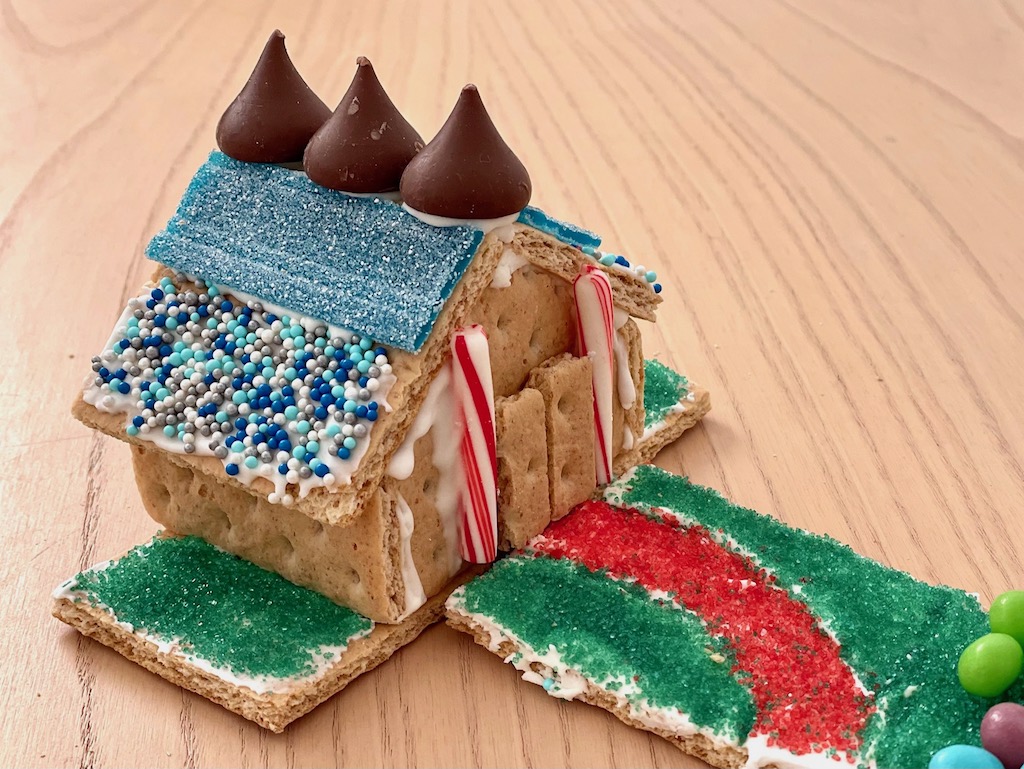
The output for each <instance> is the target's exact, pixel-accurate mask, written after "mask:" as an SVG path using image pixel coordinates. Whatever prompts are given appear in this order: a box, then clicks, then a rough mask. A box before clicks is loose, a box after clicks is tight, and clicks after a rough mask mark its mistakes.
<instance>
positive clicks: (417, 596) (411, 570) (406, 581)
mask: <svg viewBox="0 0 1024 769" xmlns="http://www.w3.org/2000/svg"><path fill="white" fill-rule="evenodd" d="M396 496H397V498H396V500H395V511H396V512H397V513H398V533H399V537H400V538H401V540H400V544H399V553H400V556H401V561H402V584H403V585H405V604H404V606H405V608H404V610H403V611H402V616H401V617H399V620H403V619H405V618H406V617H408V616H409V615H410V614H412V613H413V612H414V611H416V610H417V609H418V608H420V607H421V606H422V605H423V604H425V603H426V602H427V594H426V593H424V592H423V583H422V582H421V581H420V574H419V572H418V571H417V570H416V562H415V561H414V560H413V557H412V533H413V530H414V529H415V526H416V520H415V518H414V517H413V514H412V510H410V509H409V505H408V503H407V502H406V501H405V498H404V497H403V496H402V495H401V494H398V495H396Z"/></svg>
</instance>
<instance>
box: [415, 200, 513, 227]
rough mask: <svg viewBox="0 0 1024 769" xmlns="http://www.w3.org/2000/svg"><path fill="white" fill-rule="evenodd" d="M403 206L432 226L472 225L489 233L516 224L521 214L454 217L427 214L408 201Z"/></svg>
mask: <svg viewBox="0 0 1024 769" xmlns="http://www.w3.org/2000/svg"><path fill="white" fill-rule="evenodd" d="M402 208H403V209H405V211H406V212H407V213H409V214H412V215H413V216H415V217H416V218H417V219H419V220H420V221H421V222H423V223H424V224H429V225H430V226H431V227H472V228H473V229H475V230H482V231H483V232H484V233H488V232H490V231H491V230H495V229H498V228H499V227H505V226H510V225H512V224H514V223H515V221H516V220H517V219H518V218H519V214H520V212H519V211H516V212H515V213H514V214H509V215H508V216H499V217H498V218H497V219H453V218H451V217H448V216H436V215H434V214H425V213H423V212H422V211H417V210H416V209H415V208H413V207H412V206H410V205H409V204H408V203H402Z"/></svg>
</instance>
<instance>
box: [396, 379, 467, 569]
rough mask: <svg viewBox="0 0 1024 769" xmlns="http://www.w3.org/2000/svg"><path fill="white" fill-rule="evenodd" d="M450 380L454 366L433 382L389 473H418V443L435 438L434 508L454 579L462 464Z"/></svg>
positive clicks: (402, 475)
mask: <svg viewBox="0 0 1024 769" xmlns="http://www.w3.org/2000/svg"><path fill="white" fill-rule="evenodd" d="M451 380H452V377H451V364H445V365H444V366H443V367H442V368H441V370H440V371H439V372H438V373H437V376H436V377H435V378H434V381H433V382H431V384H430V388H429V389H428V390H427V395H426V397H425V398H424V399H423V405H422V406H421V407H420V410H419V412H418V413H417V414H416V419H415V420H414V421H413V423H412V426H411V427H410V428H409V432H408V434H407V435H406V437H405V440H404V441H402V445H401V446H399V447H398V451H396V452H395V454H394V456H392V458H391V462H390V463H389V464H388V469H387V472H388V475H390V476H391V477H392V478H395V479H396V480H400V481H401V480H405V479H407V478H409V477H410V476H411V475H412V474H413V471H414V470H415V464H416V455H415V447H416V441H418V440H419V439H420V438H422V437H423V436H424V435H426V434H427V433H431V435H433V441H432V443H433V451H432V456H431V461H432V463H433V465H434V467H435V468H436V469H437V474H438V481H437V488H436V489H435V494H434V506H435V507H436V508H437V514H438V516H439V518H440V519H441V529H442V532H443V533H444V539H445V544H446V545H447V552H448V575H449V576H454V575H455V574H456V573H457V572H458V571H459V570H460V569H461V568H462V557H461V556H460V555H459V532H458V526H459V523H458V521H459V488H460V485H461V482H462V462H461V461H460V459H461V455H460V452H459V439H458V435H457V432H456V430H455V396H454V393H453V391H452V387H451Z"/></svg>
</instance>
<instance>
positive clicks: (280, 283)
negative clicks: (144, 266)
mask: <svg viewBox="0 0 1024 769" xmlns="http://www.w3.org/2000/svg"><path fill="white" fill-rule="evenodd" d="M482 239H483V233H482V232H481V231H480V230H476V229H471V228H469V227H432V226H430V225H428V224H424V223H423V222H421V221H420V220H419V219H417V218H415V217H414V216H411V215H410V214H408V213H406V212H405V211H403V210H402V208H401V206H399V205H397V204H396V203H392V202H390V201H386V200H379V199H372V198H356V197H351V196H349V195H345V194H343V193H340V192H334V191H332V190H328V189H326V188H324V187H320V186H318V185H316V184H314V183H313V182H311V181H310V180H309V179H307V178H306V176H305V175H304V174H302V173H299V172H297V171H290V170H288V169H286V168H282V167H280V166H275V165H263V164H257V163H242V162H239V161H237V160H233V159H231V158H229V157H227V156H226V155H224V154H222V153H220V152H214V153H212V154H211V155H210V157H209V159H208V160H207V161H206V163H205V164H204V165H203V166H202V167H201V168H200V169H199V171H197V172H196V175H195V176H194V177H193V178H192V182H191V183H190V184H189V187H188V190H186V192H185V196H184V197H183V198H182V199H181V203H180V204H179V205H178V211H177V213H176V214H175V215H174V218H172V219H171V221H170V222H168V224H167V229H165V230H164V231H163V232H161V233H160V234H159V235H157V236H156V237H155V238H153V240H152V241H150V243H149V246H148V247H147V249H146V255H147V256H148V257H149V258H150V259H154V260H156V261H158V262H162V263H163V264H166V265H167V266H168V267H172V268H174V269H177V270H181V271H182V272H186V273H188V274H190V275H193V276H196V277H199V278H203V279H205V280H206V281H208V282H210V283H215V284H217V285H221V286H228V287H230V288H233V289H237V290H238V291H242V292H245V293H248V294H253V295H254V296H257V297H259V298H260V299H262V300H264V301H266V302H270V303H273V304H277V305H280V306H282V307H286V308H288V309H289V310H292V311H294V312H297V313H302V314H304V315H308V316H311V317H313V318H317V319H318V320H323V321H326V322H327V323H330V324H332V325H335V326H340V327H342V328H345V329H348V330H351V331H355V332H358V333H360V334H362V335H364V336H369V337H371V338H373V339H374V340H376V341H377V342H378V343H382V344H386V345H391V346H393V347H398V348H401V349H404V350H409V351H411V352H416V351H418V350H419V349H420V347H421V346H422V345H423V342H424V341H426V339H427V337H428V336H429V335H430V331H431V329H432V328H433V326H434V321H435V320H436V319H437V315H438V313H439V312H440V311H441V308H442V307H443V306H444V303H445V301H446V300H447V299H448V297H449V296H450V295H451V293H452V290H453V289H454V288H455V286H456V284H457V283H458V282H459V280H461V278H462V275H463V273H465V271H466V268H467V267H468V266H469V263H470V261H471V260H472V258H473V255H474V254H475V253H476V249H477V246H479V245H480V241H481V240H482Z"/></svg>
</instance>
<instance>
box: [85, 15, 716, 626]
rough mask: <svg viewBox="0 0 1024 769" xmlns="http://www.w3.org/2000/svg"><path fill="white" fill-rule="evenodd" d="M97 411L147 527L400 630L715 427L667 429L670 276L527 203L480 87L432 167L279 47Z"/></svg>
mask: <svg viewBox="0 0 1024 769" xmlns="http://www.w3.org/2000/svg"><path fill="white" fill-rule="evenodd" d="M217 139H218V144H219V146H220V150H219V151H215V152H213V153H212V154H211V155H210V157H209V159H208V160H207V161H206V162H205V164H204V165H203V166H202V167H201V168H200V169H199V170H198V171H197V172H196V174H195V176H194V178H193V179H192V181H191V183H190V185H189V187H188V189H187V191H186V192H185V195H184V197H183V198H182V200H181V203H180V205H179V207H178V210H177V212H176V214H175V215H174V217H173V218H172V219H171V221H170V222H169V223H168V225H167V227H166V229H165V230H164V231H163V232H161V233H160V234H158V235H157V236H156V237H155V238H154V239H153V240H152V242H151V243H150V244H149V246H148V248H147V251H146V253H147V256H149V257H150V258H151V259H153V260H154V261H156V262H157V263H158V264H159V268H158V270H157V273H156V275H155V276H154V278H153V280H152V282H151V283H150V284H149V285H147V286H145V287H144V288H143V289H142V290H141V291H140V292H139V293H138V295H137V296H136V297H135V298H133V299H132V300H131V301H130V302H129V303H128V306H127V307H126V308H125V310H124V313H123V314H122V316H121V317H120V319H119V320H118V322H117V323H116V325H115V328H114V331H113V333H112V335H111V338H110V340H109V342H108V344H107V345H105V347H104V350H103V352H102V353H101V354H100V355H99V356H98V357H96V358H95V359H94V361H93V373H92V375H91V377H90V379H89V382H88V383H87V386H86V388H85V391H84V392H83V394H82V396H81V397H80V398H79V400H78V401H77V402H76V404H75V405H74V413H75V415H76V416H77V417H78V418H79V419H80V420H81V421H82V422H84V423H85V424H87V425H89V426H90V427H93V428H96V429H98V430H101V431H103V432H104V433H106V434H108V435H111V436H115V437H117V438H120V439H122V440H125V441H126V442H128V443H129V444H130V446H131V454H132V460H133V462H134V468H135V475H136V479H137V482H138V486H139V490H140V493H141V496H142V499H143V502H144V503H145V506H146V509H147V510H148V512H149V514H150V515H151V516H152V517H153V518H154V519H155V520H156V521H158V522H159V523H160V524H161V525H162V526H164V527H166V528H167V529H168V530H170V531H172V532H174V533H177V534H180V535H195V536H197V537H200V538H202V539H203V540H205V541H207V542H209V543H212V544H214V545H216V546H217V547H219V548H221V549H223V550H226V551H228V552H230V553H234V554H236V555H238V556H240V557H242V558H244V559H246V560H248V561H251V562H253V563H255V564H257V565H259V566H261V567H263V568H265V569H268V570H271V571H273V572H276V573H278V574H280V575H282V576H283V577H284V578H286V579H287V580H289V581H290V582H292V583H295V584H297V585H301V586H304V587H308V588H311V589H313V590H315V591H317V592H319V593H321V594H323V595H325V596H327V597H329V598H330V599H331V600H333V601H334V602H336V603H338V604H341V605H343V606H346V607H349V608H351V609H353V610H354V611H356V612H358V613H360V614H362V615H364V616H365V617H368V618H370V619H371V620H373V621H375V622H380V623H397V622H401V621H402V620H403V619H405V618H407V617H409V616H410V615H411V614H413V613H414V612H416V611H417V610H418V609H419V608H420V607H421V606H423V605H424V603H425V602H426V601H427V600H428V599H429V598H430V597H432V596H436V595H438V594H440V593H442V592H443V591H444V590H445V588H446V586H448V585H449V584H450V583H451V581H452V579H453V577H455V576H456V575H457V574H459V573H460V571H462V570H463V568H464V566H465V565H466V563H467V562H478V563H486V562H489V561H491V560H493V559H494V558H495V557H496V555H497V553H498V552H499V551H501V550H506V549H509V548H511V547H516V546H521V545H522V544H523V543H524V542H526V541H527V540H528V539H529V538H530V537H532V536H534V535H536V534H538V533H539V532H540V531H542V530H543V529H544V527H545V526H546V525H547V524H548V523H549V522H550V521H552V520H554V519H557V518H559V517H560V516H562V515H564V514H565V513H567V512H568V511H569V510H570V509H571V508H572V507H573V506H574V505H576V504H577V503H579V502H581V501H583V500H585V499H587V498H589V497H590V496H591V495H592V494H593V493H594V492H595V489H596V488H597V487H598V486H599V485H600V484H603V483H607V482H608V481H609V480H610V479H611V478H612V477H613V476H614V475H615V474H617V473H619V472H621V471H622V470H624V469H626V468H629V467H632V466H634V465H636V464H638V463H640V462H642V461H645V460H647V459H649V458H650V457H651V456H653V453H655V452H656V451H657V450H658V449H659V448H660V447H661V446H662V445H664V443H666V442H667V441H669V440H672V439H674V438H675V437H677V436H678V434H679V433H680V432H681V431H682V430H683V429H684V428H685V427H687V426H689V425H692V424H693V423H694V422H696V420H697V419H699V418H700V417H701V416H702V415H703V414H704V412H706V411H707V409H708V407H709V402H708V398H707V394H706V392H704V391H702V390H699V389H698V388H693V387H690V388H689V389H687V390H686V392H684V393H683V394H682V397H681V398H680V400H679V404H678V406H677V407H675V408H673V409H669V410H667V411H666V412H665V414H664V415H663V418H661V419H660V421H659V423H658V424H657V425H655V426H654V428H653V429H652V426H651V425H650V423H648V424H647V425H645V414H644V398H643V394H644V387H645V376H644V371H645V364H644V357H643V351H642V341H641V333H640V329H639V327H638V325H637V321H638V320H643V321H654V320H655V316H656V311H657V308H658V305H659V304H660V302H661V296H660V291H661V287H660V285H659V284H658V283H657V282H656V278H655V275H654V273H653V272H649V271H647V270H646V269H645V268H642V267H637V266H634V265H632V264H630V262H629V261H628V260H626V259H625V258H624V257H622V256H618V255H614V254H610V253H606V252H604V251H602V250H601V249H600V240H599V238H598V237H597V236H595V235H594V234H593V233H591V232H588V231H586V230H584V229H582V228H579V227H576V226H573V225H571V224H567V223H564V222H561V221H558V220H556V219H554V218H552V217H550V216H548V215H547V214H545V213H544V212H542V211H541V210H539V209H537V208H533V207H530V206H529V201H530V197H531V184H530V179H529V175H528V173H527V171H526V169H525V167H524V166H523V164H522V163H521V162H520V161H519V159H518V158H517V157H516V156H515V155H514V154H513V152H512V151H511V150H510V149H509V148H508V146H507V145H506V144H505V142H504V141H503V140H502V138H501V136H500V135H499V133H498V131H497V130H496V128H495V127H494V125H493V124H492V122H491V120H490V118H489V116H488V114H487V111H486V110H485V108H484V105H483V102H482V100H481V97H480V94H479V92H478V91H477V89H476V88H475V87H473V86H467V87H466V88H465V89H464V90H463V91H462V93H461V95H460V96H459V99H458V103H457V104H456V106H455V109H454V110H453V112H452V113H451V116H450V117H449V118H448V120H447V122H446V123H445V124H444V126H443V127H442V128H441V130H440V131H439V132H438V133H437V135H436V136H435V137H434V139H433V140H432V141H431V142H429V143H425V142H423V140H422V139H421V137H420V135H419V134H418V133H417V132H416V130H415V129H414V128H413V127H412V126H411V125H410V124H409V123H408V122H407V121H406V120H405V119H404V118H403V117H402V116H401V114H400V113H399V111H398V110H397V109H396V107H395V106H394V104H393V103H392V102H391V100H390V99H389V98H388V96H387V94H386V93H385V92H384V90H383V88H382V87H381V85H380V83H379V81H378V80H377V78H376V76H375V74H374V71H373V68H372V66H371V65H370V63H369V62H368V61H367V60H366V59H360V60H359V61H358V66H357V70H356V75H355V78H354V80H353V81H352V84H351V86H350V87H349V89H348V91H347V92H346V94H345V95H344V97H343V98H342V100H341V102H340V103H339V105H338V107H337V108H336V109H335V110H334V111H333V112H331V110H329V109H328V108H327V107H326V106H325V105H324V104H323V102H322V101H320V99H319V98H317V97H316V96H315V94H313V92H312V91H311V90H310V89H309V87H308V86H307V85H306V83H305V82H304V81H303V80H302V78H301V77H300V76H299V74H298V72H297V71H296V70H295V67H294V66H293V65H292V63H291V61H290V60H289V58H288V55H287V53H286V51H285V48H284V40H283V36H281V35H280V33H275V34H274V35H272V36H271V38H270V40H269V41H268V43H267V46H266V48H265V50H264V52H263V55H262V56H261V58H260V61H259V64H258V65H257V67H256V70H255V71H254V72H253V75H252V77H251V79H250V80H249V82H248V83H247V84H246V86H245V88H244V89H243V90H242V92H241V93H240V94H239V96H238V97H237V98H236V100H235V101H234V102H233V103H232V105H231V106H230V107H229V108H228V109H227V111H226V112H225V114H224V117H223V118H222V119H221V122H220V124H219V126H218V131H217Z"/></svg>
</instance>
